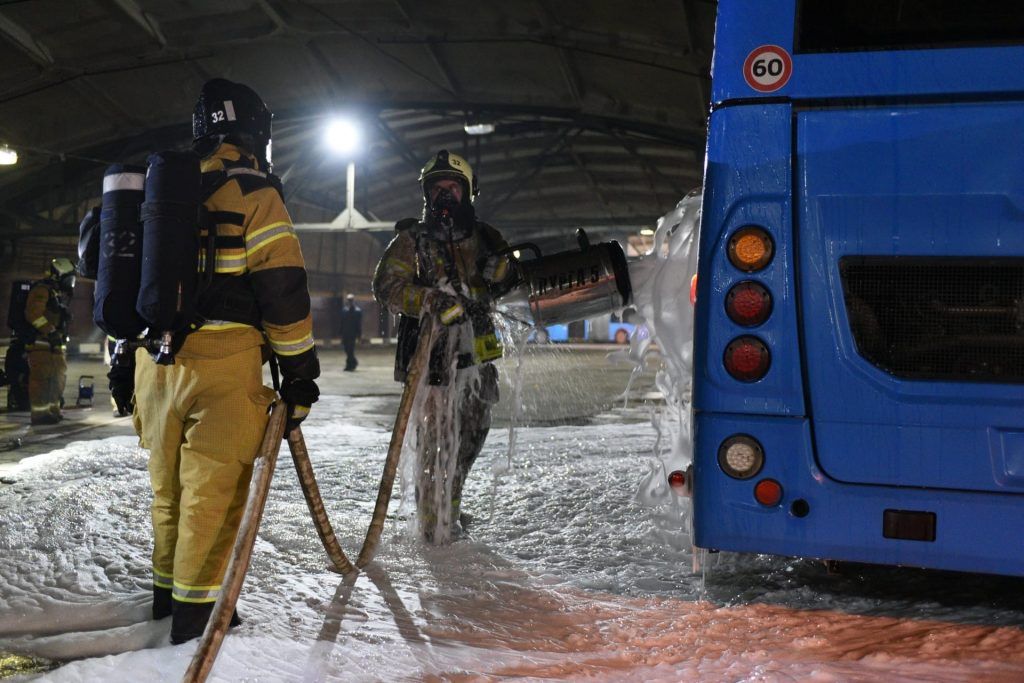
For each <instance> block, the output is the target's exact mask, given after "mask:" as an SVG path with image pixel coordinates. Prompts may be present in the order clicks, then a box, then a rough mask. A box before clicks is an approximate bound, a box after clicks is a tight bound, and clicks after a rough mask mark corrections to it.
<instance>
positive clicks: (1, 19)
mask: <svg viewBox="0 0 1024 683" xmlns="http://www.w3.org/2000/svg"><path fill="white" fill-rule="evenodd" d="M0 35H2V36H3V37H4V38H6V39H7V40H8V41H10V42H12V43H14V45H15V46H17V47H18V48H19V49H20V50H21V51H22V52H24V53H25V54H27V55H28V56H29V57H31V58H32V61H34V62H35V63H36V64H39V65H40V66H53V65H54V61H53V55H51V54H50V51H49V50H48V49H47V48H46V46H45V45H43V44H42V43H40V42H39V41H38V40H36V39H35V38H33V37H32V34H31V33H29V32H28V31H26V30H25V29H24V28H22V27H21V26H20V25H18V24H16V23H15V22H13V21H11V20H10V19H8V18H7V17H5V16H4V15H2V14H0Z"/></svg>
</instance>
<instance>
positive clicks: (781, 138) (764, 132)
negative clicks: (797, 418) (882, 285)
mask: <svg viewBox="0 0 1024 683" xmlns="http://www.w3.org/2000/svg"><path fill="white" fill-rule="evenodd" d="M791 129H792V123H791V109H790V107H788V106H786V105H768V106H753V107H735V108H727V109H723V110H721V111H716V112H714V113H713V114H712V115H711V121H710V130H709V138H708V140H709V141H708V158H707V163H706V168H705V173H706V178H705V188H707V189H706V192H705V195H704V201H703V207H704V208H703V212H702V218H701V222H702V225H705V226H709V227H708V228H706V229H702V230H701V240H700V247H699V249H700V253H699V256H698V261H699V262H704V263H715V264H720V265H721V267H714V268H711V269H707V270H705V269H703V268H702V269H701V272H706V273H708V274H709V276H710V277H700V278H698V279H697V302H696V325H697V327H698V328H699V329H704V330H707V336H704V337H698V338H696V339H695V348H694V353H695V356H694V358H695V362H694V373H695V375H697V376H696V377H695V381H694V403H693V405H694V410H696V411H703V410H706V411H720V412H730V413H738V412H756V413H771V414H777V415H803V414H804V402H803V387H802V385H801V381H802V380H801V374H800V373H801V369H800V355H799V349H798V348H797V346H796V345H789V344H787V343H786V342H788V341H792V340H795V339H797V321H796V298H795V297H796V290H795V288H794V286H793V281H794V277H795V271H794V268H793V258H794V257H793V251H792V249H791V247H790V246H789V245H791V244H792V229H791V224H792V204H791V202H790V199H789V196H790V190H791V188H790V178H791V176H792V171H791V168H790V158H791V154H792V143H791ZM751 187H757V188H758V191H757V192H756V193H751V191H750V188H751ZM747 225H760V226H763V227H765V228H768V229H769V230H770V231H771V232H772V234H773V235H774V236H775V254H774V257H773V258H772V261H771V263H770V264H769V265H768V267H767V268H766V269H765V270H763V271H761V272H759V273H757V274H756V275H750V274H748V273H744V272H742V271H740V270H738V269H736V268H735V267H732V266H731V265H730V264H729V261H728V257H727V253H726V252H727V246H728V241H729V237H730V235H731V234H732V233H733V232H735V231H736V230H738V229H739V228H742V227H744V226H747ZM711 226H713V227H711ZM745 280H757V281H758V282H761V283H764V284H765V285H767V286H768V287H770V288H771V289H772V290H773V292H774V294H775V306H774V310H773V313H772V315H771V316H770V317H769V318H768V320H766V321H765V322H764V323H762V324H761V325H758V326H757V327H753V328H747V327H741V326H739V325H736V324H735V323H732V322H731V321H730V320H729V319H728V317H727V316H726V314H725V310H724V308H723V303H722V302H723V301H724V300H725V295H726V293H727V292H728V291H729V289H730V288H731V287H732V286H734V285H735V284H737V283H739V282H743V281H745ZM741 335H753V336H756V337H758V338H759V339H761V340H762V341H764V342H765V343H767V344H768V345H769V346H772V347H775V348H784V349H789V352H788V353H779V354H776V355H773V356H772V359H771V367H770V368H769V370H768V374H767V375H766V376H765V377H764V378H763V379H761V380H760V381H758V382H754V383H742V382H737V381H736V380H735V379H733V378H732V377H730V376H729V375H728V374H727V373H726V371H725V367H724V365H723V362H722V356H723V353H724V350H725V348H726V346H727V345H728V344H729V342H730V341H731V340H732V339H734V338H736V337H739V336H741Z"/></svg>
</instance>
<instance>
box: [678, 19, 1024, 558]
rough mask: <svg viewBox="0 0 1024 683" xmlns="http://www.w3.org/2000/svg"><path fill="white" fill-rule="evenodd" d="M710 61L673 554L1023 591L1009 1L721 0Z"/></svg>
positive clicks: (1018, 135) (1021, 37)
mask: <svg viewBox="0 0 1024 683" xmlns="http://www.w3.org/2000/svg"><path fill="white" fill-rule="evenodd" d="M1007 8H1011V9H1007ZM715 47H716V53H715V57H714V62H713V76H714V78H713V83H712V91H713V93H712V105H713V107H712V114H711V118H710V124H709V139H708V150H707V164H706V176H705V184H704V202H703V218H702V224H701V238H700V254H699V272H700V278H699V280H698V287H699V289H698V294H697V313H696V314H697V320H696V337H695V363H694V367H695V370H694V419H695V445H694V484H693V486H694V531H695V538H694V541H695V544H696V545H697V546H699V547H703V548H714V549H719V550H732V551H745V552H763V553H773V554H780V555H790V556H802V557H818V558H826V559H835V560H849V561H862V562H871V563H882V564H893V565H910V566H920V567H932V568H943V569H953V570H966V571H978V572H991V573H1000V574H1013V575H1024V533H1021V530H1020V520H1022V519H1024V9H1018V8H1016V7H1015V6H1014V5H1012V4H1011V3H1005V2H993V1H991V0H982V1H980V2H976V3H973V4H972V5H971V6H970V7H969V8H968V7H966V6H964V5H962V4H960V5H959V6H958V5H956V4H954V3H952V2H948V1H947V0H916V1H914V0H908V1H907V2H901V3H892V2H865V1H863V0H861V1H859V2H855V1H854V0H837V1H835V2H830V3H822V2H820V1H816V0H790V1H789V2H772V3H765V2H762V1H761V0H731V1H730V0H720V2H719V17H718V24H717V29H716V40H715Z"/></svg>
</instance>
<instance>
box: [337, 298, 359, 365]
mask: <svg viewBox="0 0 1024 683" xmlns="http://www.w3.org/2000/svg"><path fill="white" fill-rule="evenodd" d="M362 336H363V309H361V308H359V306H358V305H356V295H355V294H349V295H348V296H346V297H345V305H344V306H343V307H342V309H341V345H342V346H343V347H344V348H345V372H352V371H353V370H355V369H356V366H357V365H359V361H358V360H356V341H357V340H358V339H359V338H360V337H362Z"/></svg>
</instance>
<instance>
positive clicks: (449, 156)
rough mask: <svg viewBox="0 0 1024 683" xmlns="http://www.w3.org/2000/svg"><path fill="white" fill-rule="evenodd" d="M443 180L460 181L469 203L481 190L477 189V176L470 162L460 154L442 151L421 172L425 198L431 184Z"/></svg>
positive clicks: (421, 185) (421, 183)
mask: <svg viewBox="0 0 1024 683" xmlns="http://www.w3.org/2000/svg"><path fill="white" fill-rule="evenodd" d="M442 178H452V179H454V180H458V181H460V182H461V183H462V184H463V186H464V190H465V191H464V192H463V196H464V197H466V198H468V199H469V201H471V202H472V201H473V200H474V199H476V196H477V194H478V193H479V192H480V189H479V188H478V187H477V182H476V176H475V175H473V168H472V167H471V166H470V165H469V162H468V161H466V160H465V159H463V158H462V157H460V156H459V155H458V154H454V153H452V152H449V151H448V150H446V149H442V150H441V151H440V152H438V153H437V154H435V155H434V156H433V157H431V159H430V160H429V161H428V162H427V163H426V165H425V166H424V167H423V170H422V171H420V187H422V188H423V196H424V197H426V196H427V190H428V188H429V186H430V185H431V183H433V181H435V180H440V179H442Z"/></svg>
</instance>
